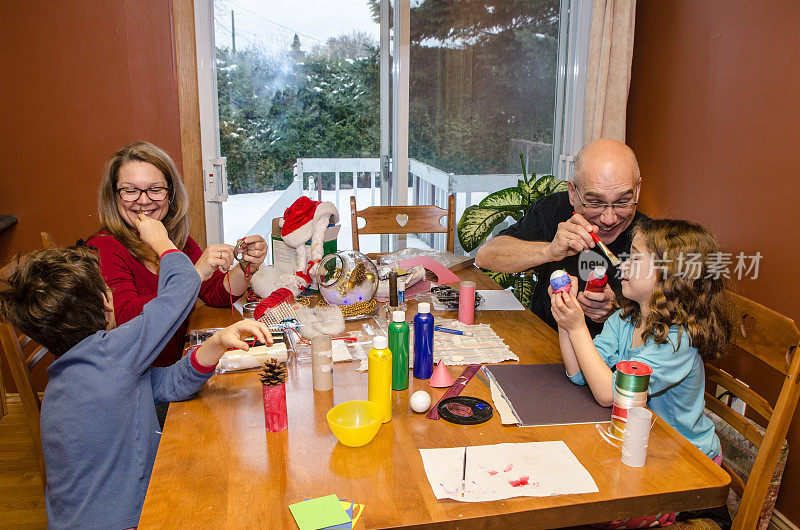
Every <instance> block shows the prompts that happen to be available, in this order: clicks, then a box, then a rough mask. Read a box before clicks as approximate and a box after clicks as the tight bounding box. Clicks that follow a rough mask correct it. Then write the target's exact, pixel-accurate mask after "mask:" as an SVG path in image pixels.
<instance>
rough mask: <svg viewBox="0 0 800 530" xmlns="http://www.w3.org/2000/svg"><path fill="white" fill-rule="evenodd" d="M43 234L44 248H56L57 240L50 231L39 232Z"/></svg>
mask: <svg viewBox="0 0 800 530" xmlns="http://www.w3.org/2000/svg"><path fill="white" fill-rule="evenodd" d="M39 235H40V236H42V248H56V247H57V246H58V245H56V240H55V239H53V236H51V235H50V234H49V233H48V232H39Z"/></svg>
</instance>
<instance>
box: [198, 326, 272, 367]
mask: <svg viewBox="0 0 800 530" xmlns="http://www.w3.org/2000/svg"><path fill="white" fill-rule="evenodd" d="M248 335H253V336H255V337H256V338H257V339H258V340H260V341H261V342H263V343H264V344H266V345H268V346H272V334H271V333H270V332H269V328H268V327H267V325H266V324H264V323H263V322H259V321H257V320H240V321H239V322H237V323H235V324H233V325H230V326H228V327H227V328H225V329H223V330H220V331H217V332H216V333H214V334H213V335H212V336H211V338H209V339H208V340H207V341H206V342H205V343H203V345H202V346H200V347H199V348H198V349H197V351H196V352H195V354H194V355H195V358H196V359H197V361H198V362H199V363H200V364H202V365H203V366H214V365H215V364H217V362H219V359H220V357H222V355H223V354H224V353H225V350H227V349H228V348H236V349H240V350H244V351H248V350H249V349H250V345H249V344H247V343H246V342H245V341H244V340H243V339H242V337H244V336H248Z"/></svg>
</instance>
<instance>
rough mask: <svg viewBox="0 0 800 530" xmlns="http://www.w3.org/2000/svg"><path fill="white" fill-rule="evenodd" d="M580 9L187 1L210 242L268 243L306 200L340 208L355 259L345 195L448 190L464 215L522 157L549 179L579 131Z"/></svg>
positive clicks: (414, 2) (490, 1) (544, 2)
mask: <svg viewBox="0 0 800 530" xmlns="http://www.w3.org/2000/svg"><path fill="white" fill-rule="evenodd" d="M573 3H574V2H573V1H572V0H562V1H561V2H559V0H536V1H533V0H503V1H497V0H470V1H467V2H464V1H461V0H459V1H456V0H397V1H396V2H391V3H390V2H389V1H388V0H295V1H294V2H285V1H281V0H196V2H195V6H196V19H197V20H196V27H197V32H196V33H197V41H198V70H199V75H200V89H201V90H200V92H201V114H203V115H205V118H203V123H202V124H201V125H202V129H203V138H204V143H203V151H204V161H205V162H206V163H204V168H206V173H207V179H206V200H207V204H208V206H207V228H208V234H209V236H208V239H209V242H214V241H225V242H227V243H232V242H234V241H235V240H236V239H238V238H240V237H243V236H245V235H247V234H251V233H260V234H262V235H264V236H268V234H269V232H270V231H271V229H272V227H271V221H272V218H273V217H278V216H280V214H281V213H282V212H283V210H284V209H285V208H286V207H287V206H288V205H289V204H290V203H291V202H292V201H293V200H294V199H295V198H297V197H298V196H299V195H300V194H306V195H308V196H311V197H313V198H315V199H320V198H321V199H323V200H329V201H331V202H334V203H335V204H336V205H337V207H338V208H339V210H340V212H341V213H342V215H341V218H342V230H341V233H340V248H349V246H350V241H349V232H350V227H349V224H350V216H349V198H350V196H352V195H354V196H356V199H357V204H358V208H359V209H362V208H364V207H367V206H369V205H372V204H437V205H440V206H441V205H444V204H445V203H446V197H447V196H448V195H449V194H453V193H454V194H456V197H457V209H458V213H459V215H460V212H461V211H463V209H464V208H465V207H466V206H468V205H470V204H473V203H475V202H478V201H479V200H480V199H481V198H482V197H483V196H485V195H486V194H488V193H490V192H492V191H494V190H496V189H499V188H501V187H505V186H506V185H513V184H515V183H516V179H517V178H518V177H519V174H520V173H521V165H520V155H521V156H522V158H523V159H524V160H525V162H526V164H527V167H528V170H529V171H534V172H536V173H539V174H546V173H551V172H553V169H554V168H553V163H552V161H553V159H554V158H555V159H556V160H557V159H558V157H559V154H560V153H558V152H557V153H555V155H554V147H553V146H554V144H555V145H556V150H558V149H560V146H561V145H562V143H563V142H562V141H561V138H562V135H563V134H564V130H565V128H567V129H569V130H570V131H571V130H572V129H571V127H572V125H573V124H572V123H570V124H565V121H564V118H563V114H564V109H565V108H567V107H569V103H568V102H565V101H564V95H563V93H564V87H565V86H567V87H568V88H569V87H573V88H574V87H575V86H576V85H575V84H574V83H573V84H569V83H566V84H565V82H564V80H565V79H568V78H569V75H568V72H569V71H570V70H569V69H570V68H572V66H570V64H567V61H569V60H570V54H569V50H568V49H567V48H566V44H567V39H566V38H565V36H566V35H567V30H566V28H565V21H566V19H568V18H569V17H570V16H571V13H572V11H573V9H572V8H571V6H572V4H573ZM578 3H579V2H578ZM570 27H572V26H570ZM204 55H205V59H204ZM572 55H573V56H576V55H575V54H574V53H573V54H572ZM209 57H213V60H209ZM577 57H580V56H579V55H577ZM390 72H391V75H390ZM204 79H205V80H206V81H205V89H204ZM208 79H211V80H212V81H208ZM578 88H581V87H578ZM204 90H205V92H206V93H208V94H210V96H206V97H204V96H203V93H204ZM576 90H577V88H576ZM209 102H211V104H209ZM557 102H558V103H557ZM212 105H213V106H212ZM390 109H391V111H390ZM573 122H574V120H573ZM215 149H217V150H218V151H217V152H215ZM393 169H394V171H393ZM226 173H227V178H225V176H226ZM385 244H386V241H384V245H385ZM402 244H410V245H423V246H424V245H432V246H436V247H439V246H442V244H443V242H442V241H439V240H437V239H435V238H430V239H428V238H409V240H408V241H405V242H403V243H402ZM379 247H380V240H379V238H377V237H373V238H370V239H368V240H366V242H362V248H366V249H367V250H368V251H373V250H379ZM385 249H386V248H385V246H384V248H383V250H385Z"/></svg>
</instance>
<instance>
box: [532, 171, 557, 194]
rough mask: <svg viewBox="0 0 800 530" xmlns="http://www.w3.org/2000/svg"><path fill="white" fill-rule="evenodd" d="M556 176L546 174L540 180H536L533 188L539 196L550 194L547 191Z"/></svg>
mask: <svg viewBox="0 0 800 530" xmlns="http://www.w3.org/2000/svg"><path fill="white" fill-rule="evenodd" d="M554 178H555V177H553V175H544V176H543V177H541V178H539V180H537V181H536V183H535V184H534V186H533V189H534V190H535V192H536V196H537V198H539V197H544V196H545V195H548V192H547V191H548V189H549V186H550V182H552V180H553V179H554Z"/></svg>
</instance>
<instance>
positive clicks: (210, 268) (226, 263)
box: [194, 244, 234, 281]
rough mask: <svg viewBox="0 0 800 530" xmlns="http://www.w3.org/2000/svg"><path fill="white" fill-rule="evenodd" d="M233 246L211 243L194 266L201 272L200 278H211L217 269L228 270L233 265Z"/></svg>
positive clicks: (204, 279)
mask: <svg viewBox="0 0 800 530" xmlns="http://www.w3.org/2000/svg"><path fill="white" fill-rule="evenodd" d="M233 263H234V261H233V247H232V246H230V245H225V244H217V245H209V246H208V247H207V248H206V249H205V251H203V255H202V256H200V259H198V260H197V263H195V264H194V268H195V269H197V272H198V274H200V279H202V280H203V281H206V280H207V279H209V278H211V276H212V275H213V274H214V271H215V270H216V269H220V270H221V271H222V272H227V271H228V270H229V269H230V268H231V267H232V266H233Z"/></svg>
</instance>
